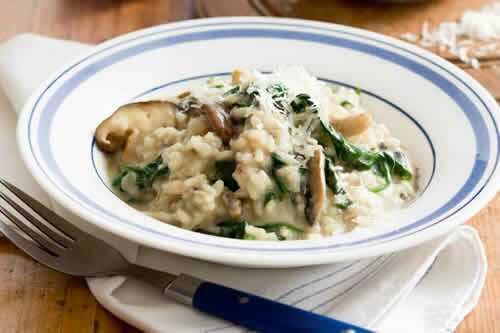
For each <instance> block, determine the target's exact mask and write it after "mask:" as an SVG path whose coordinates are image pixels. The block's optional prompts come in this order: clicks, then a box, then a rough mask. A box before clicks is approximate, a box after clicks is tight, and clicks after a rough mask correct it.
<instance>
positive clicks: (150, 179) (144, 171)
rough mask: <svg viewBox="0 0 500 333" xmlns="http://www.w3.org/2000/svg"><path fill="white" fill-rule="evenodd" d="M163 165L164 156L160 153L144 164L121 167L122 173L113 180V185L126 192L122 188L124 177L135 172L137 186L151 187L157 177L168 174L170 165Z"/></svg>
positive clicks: (141, 188)
mask: <svg viewBox="0 0 500 333" xmlns="http://www.w3.org/2000/svg"><path fill="white" fill-rule="evenodd" d="M162 165H163V158H162V157H161V155H160V156H158V157H157V158H156V159H154V160H153V161H152V162H150V163H148V164H146V165H144V166H133V165H129V166H124V167H122V168H121V170H120V173H119V174H118V175H117V176H116V177H115V179H114V180H113V182H112V185H113V186H114V187H117V188H119V189H120V191H122V192H124V190H123V188H122V181H123V178H125V177H126V176H127V175H129V174H134V175H135V184H136V186H137V187H138V188H139V189H140V190H146V189H149V188H150V187H151V186H152V185H153V183H154V181H155V180H156V179H157V178H159V177H162V176H166V175H168V173H169V169H168V166H162Z"/></svg>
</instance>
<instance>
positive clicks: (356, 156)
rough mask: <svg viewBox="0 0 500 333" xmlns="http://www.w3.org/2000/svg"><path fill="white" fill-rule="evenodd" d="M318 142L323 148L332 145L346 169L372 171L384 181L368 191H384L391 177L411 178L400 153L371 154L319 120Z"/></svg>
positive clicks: (407, 166) (406, 161)
mask: <svg viewBox="0 0 500 333" xmlns="http://www.w3.org/2000/svg"><path fill="white" fill-rule="evenodd" d="M318 141H319V142H320V144H322V145H323V146H327V145H328V144H329V143H331V144H332V145H333V148H334V149H335V154H336V157H337V159H338V160H339V161H340V162H341V163H343V164H344V165H345V166H346V167H348V168H352V169H354V170H369V169H371V170H373V172H374V173H375V174H377V175H378V176H380V177H382V178H383V179H384V183H383V184H382V185H380V186H377V187H375V188H372V189H370V190H371V191H372V192H380V191H383V190H385V189H386V188H387V187H388V186H389V185H390V184H391V182H392V176H398V177H400V178H401V179H403V180H409V179H411V178H412V177H413V175H412V172H411V169H410V167H409V163H408V159H407V158H406V156H405V155H404V154H403V153H402V152H396V153H391V152H388V151H383V152H371V151H367V150H364V149H362V148H360V147H357V146H355V145H353V144H351V143H349V142H347V140H346V139H345V138H344V137H343V136H342V135H341V134H340V133H338V132H337V131H335V129H334V128H333V127H332V126H331V125H330V124H328V123H326V122H325V121H323V120H322V119H320V133H319V135H318Z"/></svg>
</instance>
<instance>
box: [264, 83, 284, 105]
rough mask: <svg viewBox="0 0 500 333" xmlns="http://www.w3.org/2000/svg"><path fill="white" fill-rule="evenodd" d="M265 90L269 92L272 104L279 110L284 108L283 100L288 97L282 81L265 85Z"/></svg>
mask: <svg viewBox="0 0 500 333" xmlns="http://www.w3.org/2000/svg"><path fill="white" fill-rule="evenodd" d="M266 90H267V92H268V93H269V94H271V98H272V99H273V105H274V107H276V108H277V109H279V110H282V111H283V110H285V101H286V98H287V97H288V88H287V87H286V86H285V85H283V84H282V83H276V84H272V85H270V86H269V87H267V89H266Z"/></svg>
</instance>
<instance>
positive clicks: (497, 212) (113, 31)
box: [0, 0, 500, 333]
mask: <svg viewBox="0 0 500 333" xmlns="http://www.w3.org/2000/svg"><path fill="white" fill-rule="evenodd" d="M246 1H247V0H206V1H202V0H200V1H182V0H170V1H169V0H128V1H127V0H122V1H118V0H117V1H112V0H85V1H77V0H16V1H11V0H0V42H2V41H4V40H6V39H8V38H10V37H12V36H14V35H16V34H18V33H22V32H35V33H40V34H44V35H48V36H53V37H59V38H65V39H75V40H79V41H82V42H87V43H98V42H101V41H103V40H106V39H109V38H111V37H114V36H117V35H120V34H123V33H126V32H130V31H133V30H137V29H140V28H144V27H148V26H152V25H156V24H161V23H166V22H171V21H176V20H182V19H188V18H192V17H194V16H195V15H196V8H198V9H200V8H201V10H202V12H201V14H202V15H209V16H214V15H215V16H217V15H257V14H258V12H257V11H256V9H255V7H252V6H250V5H248V4H247V3H246ZM260 2H261V3H264V4H265V5H266V6H267V8H271V10H275V11H276V10H277V9H276V7H272V6H273V5H275V4H276V3H277V1H260ZM484 2H485V1H481V0H471V1H465V0H434V1H429V2H428V3H425V4H416V5H411V7H405V6H392V5H389V6H387V5H386V6H384V7H378V6H376V7H374V6H373V5H370V4H369V3H370V2H369V1H367V0H363V1H361V0H352V1H348V0H338V1H334V0H328V1H327V0H308V1H307V3H306V1H305V0H303V1H301V0H299V1H298V2H297V6H301V7H294V8H292V9H291V11H290V12H287V13H284V14H283V12H282V11H280V12H278V13H277V14H280V15H292V16H302V15H306V16H308V17H313V18H317V19H322V18H321V17H318V15H322V13H324V12H325V10H324V7H322V6H332V5H333V6H336V8H337V9H336V11H335V20H336V21H337V22H339V23H345V24H352V25H355V26H360V27H365V28H368V29H371V30H374V31H379V32H383V33H387V34H392V35H398V34H400V33H402V32H406V31H415V32H417V31H418V30H419V27H420V24H421V22H422V21H423V20H430V21H432V22H439V21H440V20H442V19H454V18H457V17H458V16H459V15H460V12H461V11H462V10H463V9H464V8H475V7H478V6H480V5H481V4H483V3H484ZM308 4H309V5H311V4H312V5H314V6H315V7H310V6H306V5H308ZM273 8H274V9H273ZM321 8H323V10H322V9H321ZM374 8H375V11H374ZM353 9H355V10H356V13H361V14H359V15H358V14H356V15H354V14H353V13H354V11H353ZM279 10H280V8H279V7H278V11H279ZM314 15H316V16H314ZM34 51H35V50H34ZM34 54H35V55H34V56H36V53H34ZM496 64H500V59H493V61H492V62H490V63H489V64H487V65H486V66H485V67H484V68H482V69H480V70H473V69H470V68H466V69H465V70H466V71H467V72H469V73H470V74H471V75H472V76H474V77H476V78H477V79H478V80H479V81H481V82H482V83H483V84H484V85H485V86H486V87H487V88H488V89H489V90H490V91H491V92H492V94H493V95H494V96H495V97H496V98H497V99H500V67H496ZM499 218H500V196H497V197H496V198H495V199H494V200H493V201H492V202H491V203H490V204H489V205H488V206H487V207H486V208H484V209H483V210H481V212H480V213H479V214H477V215H476V216H475V217H474V218H473V219H471V220H470V221H469V222H468V223H469V224H471V225H473V226H475V227H476V228H477V230H478V231H479V233H480V235H481V238H482V240H483V241H484V244H485V247H486V251H487V255H488V259H489V272H488V279H487V282H486V286H485V289H484V291H483V294H482V297H481V300H480V303H479V305H478V306H477V307H476V308H475V310H474V311H473V312H472V313H471V314H470V315H468V316H467V318H466V319H465V320H464V322H463V323H462V324H461V325H460V327H459V328H458V330H457V332H458V333H465V332H471V333H476V332H477V333H494V332H500V222H497V220H498V219H499ZM0 332H1V333H4V332H5V333H7V332H8V333H11V332H23V333H24V332H47V333H53V332H72V333H73V332H74V333H79V332H82V333H86V332H100V333H115V332H138V331H137V330H136V329H135V328H133V327H130V326H129V325H127V324H126V323H124V322H122V321H121V320H119V319H117V318H116V317H114V316H113V315H112V314H110V313H109V312H107V311H106V310H105V309H103V308H102V307H100V306H99V305H98V304H97V302H96V300H95V299H94V298H93V296H92V295H91V294H90V292H89V291H88V288H87V286H86V285H85V282H84V281H83V280H82V279H77V278H72V277H69V276H66V275H64V274H60V273H57V272H54V271H51V270H49V269H47V268H45V267H42V266H40V265H39V264H37V263H35V262H34V261H32V260H31V259H29V258H28V257H27V256H26V255H24V254H23V253H22V252H20V251H19V250H17V249H16V248H15V247H14V246H13V245H12V244H10V243H9V242H8V241H6V240H4V239H3V240H0Z"/></svg>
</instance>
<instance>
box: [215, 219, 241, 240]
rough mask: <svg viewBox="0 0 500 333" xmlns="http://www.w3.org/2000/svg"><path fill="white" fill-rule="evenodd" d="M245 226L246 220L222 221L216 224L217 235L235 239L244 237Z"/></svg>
mask: <svg viewBox="0 0 500 333" xmlns="http://www.w3.org/2000/svg"><path fill="white" fill-rule="evenodd" d="M246 226H247V222H246V221H245V220H240V221H224V222H221V223H218V224H217V227H219V236H221V237H227V238H237V239H243V238H244V237H245V228H246Z"/></svg>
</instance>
